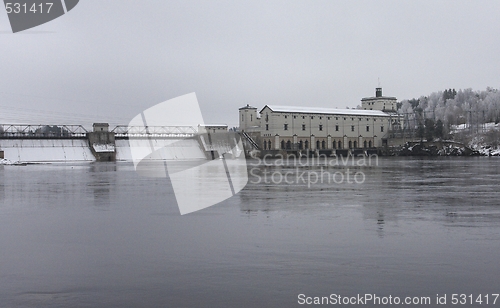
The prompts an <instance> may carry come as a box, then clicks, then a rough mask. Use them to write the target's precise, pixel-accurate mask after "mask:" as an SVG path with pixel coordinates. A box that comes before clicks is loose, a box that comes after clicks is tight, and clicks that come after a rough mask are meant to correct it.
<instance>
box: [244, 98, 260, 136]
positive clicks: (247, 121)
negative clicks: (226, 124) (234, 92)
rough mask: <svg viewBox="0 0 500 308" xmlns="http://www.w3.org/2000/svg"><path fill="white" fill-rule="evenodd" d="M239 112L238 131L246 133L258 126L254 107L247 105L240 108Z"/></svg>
mask: <svg viewBox="0 0 500 308" xmlns="http://www.w3.org/2000/svg"><path fill="white" fill-rule="evenodd" d="M239 111H240V112H239V117H240V120H239V121H240V131H246V130H248V129H249V128H251V127H255V126H259V125H260V121H259V118H258V117H257V115H258V113H257V108H256V107H253V106H250V105H249V104H247V105H246V106H245V107H241V108H240V109H239Z"/></svg>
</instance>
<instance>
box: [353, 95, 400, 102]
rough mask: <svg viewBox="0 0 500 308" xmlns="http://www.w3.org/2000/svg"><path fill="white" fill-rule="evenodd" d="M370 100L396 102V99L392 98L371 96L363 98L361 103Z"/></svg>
mask: <svg viewBox="0 0 500 308" xmlns="http://www.w3.org/2000/svg"><path fill="white" fill-rule="evenodd" d="M371 100H391V101H396V100H397V98H395V97H394V96H372V97H363V98H362V99H361V101H362V102H363V101H371Z"/></svg>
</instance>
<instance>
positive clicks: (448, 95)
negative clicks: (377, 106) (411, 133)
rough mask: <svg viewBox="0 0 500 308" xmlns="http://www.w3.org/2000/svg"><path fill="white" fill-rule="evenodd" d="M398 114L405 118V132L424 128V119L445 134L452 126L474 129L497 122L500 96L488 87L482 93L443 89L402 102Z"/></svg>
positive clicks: (499, 111)
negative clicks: (442, 127) (442, 130)
mask: <svg viewBox="0 0 500 308" xmlns="http://www.w3.org/2000/svg"><path fill="white" fill-rule="evenodd" d="M398 113H399V114H401V115H402V116H403V117H404V118H405V120H406V128H407V129H415V130H416V129H418V128H419V127H422V126H424V125H425V122H426V121H425V120H426V119H431V120H433V122H434V123H436V122H437V121H438V120H441V122H442V123H443V124H444V129H445V133H448V132H450V130H451V129H452V127H453V125H460V124H465V126H466V127H470V128H474V127H475V128H478V127H479V126H480V125H482V124H484V123H489V122H495V123H498V122H499V121H500V92H499V91H498V90H497V89H493V88H489V87H488V88H487V89H486V90H484V91H473V90H472V89H464V90H458V91H456V90H454V89H447V90H445V91H439V92H433V93H431V94H430V95H428V96H421V97H420V98H418V99H410V100H403V101H401V102H400V103H399V109H398ZM476 132H477V131H476Z"/></svg>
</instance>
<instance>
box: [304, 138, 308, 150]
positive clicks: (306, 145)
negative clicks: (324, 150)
mask: <svg viewBox="0 0 500 308" xmlns="http://www.w3.org/2000/svg"><path fill="white" fill-rule="evenodd" d="M304 148H305V149H306V150H307V149H309V141H307V140H306V142H304Z"/></svg>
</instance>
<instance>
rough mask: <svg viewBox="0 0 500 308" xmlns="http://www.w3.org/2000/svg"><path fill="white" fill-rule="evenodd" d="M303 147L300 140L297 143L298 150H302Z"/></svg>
mask: <svg viewBox="0 0 500 308" xmlns="http://www.w3.org/2000/svg"><path fill="white" fill-rule="evenodd" d="M303 147H304V145H303V143H302V140H300V141H299V150H302V148H303Z"/></svg>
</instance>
